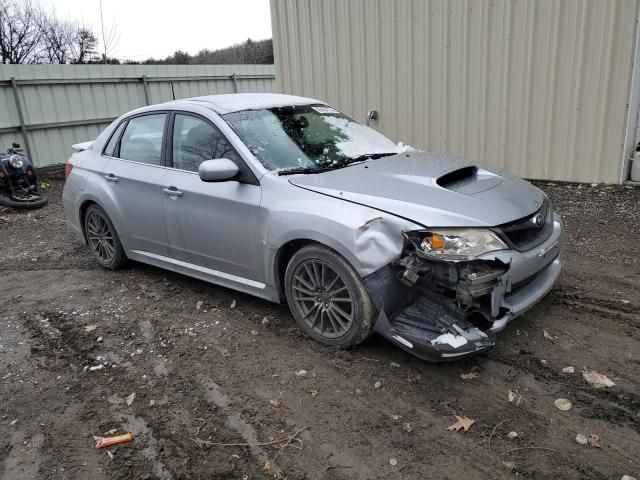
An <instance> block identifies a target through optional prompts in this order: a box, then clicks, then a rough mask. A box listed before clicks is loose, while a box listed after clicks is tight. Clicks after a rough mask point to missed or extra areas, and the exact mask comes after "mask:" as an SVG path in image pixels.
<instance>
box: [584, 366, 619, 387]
mask: <svg viewBox="0 0 640 480" xmlns="http://www.w3.org/2000/svg"><path fill="white" fill-rule="evenodd" d="M582 378H584V379H585V380H586V381H587V383H589V384H590V385H591V386H592V387H595V388H610V387H613V386H614V385H615V383H613V382H612V381H611V379H610V378H609V377H607V376H606V375H603V374H602V373H598V372H596V371H595V370H586V369H585V370H583V371H582Z"/></svg>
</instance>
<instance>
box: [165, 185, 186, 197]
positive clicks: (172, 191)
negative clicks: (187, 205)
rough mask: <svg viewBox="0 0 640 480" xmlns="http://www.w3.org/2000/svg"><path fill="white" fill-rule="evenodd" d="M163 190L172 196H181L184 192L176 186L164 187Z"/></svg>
mask: <svg viewBox="0 0 640 480" xmlns="http://www.w3.org/2000/svg"><path fill="white" fill-rule="evenodd" d="M162 191H163V192H164V193H166V194H167V195H169V196H170V197H181V196H182V192H181V191H180V190H178V189H177V188H176V187H169V188H163V189H162Z"/></svg>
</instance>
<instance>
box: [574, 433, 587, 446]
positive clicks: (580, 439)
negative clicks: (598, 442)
mask: <svg viewBox="0 0 640 480" xmlns="http://www.w3.org/2000/svg"><path fill="white" fill-rule="evenodd" d="M576 442H577V443H579V444H580V445H586V444H588V443H589V439H587V436H586V435H584V434H582V433H579V434H577V435H576Z"/></svg>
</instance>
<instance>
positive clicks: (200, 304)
mask: <svg viewBox="0 0 640 480" xmlns="http://www.w3.org/2000/svg"><path fill="white" fill-rule="evenodd" d="M203 303H204V302H203V301H202V300H198V303H196V310H200V309H201V308H202V304H203Z"/></svg>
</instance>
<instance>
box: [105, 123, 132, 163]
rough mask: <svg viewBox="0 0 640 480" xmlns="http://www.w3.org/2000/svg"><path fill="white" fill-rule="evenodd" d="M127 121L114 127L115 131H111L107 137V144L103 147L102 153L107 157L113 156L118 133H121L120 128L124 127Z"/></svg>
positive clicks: (118, 136)
mask: <svg viewBox="0 0 640 480" xmlns="http://www.w3.org/2000/svg"><path fill="white" fill-rule="evenodd" d="M126 123H127V122H122V123H121V124H120V125H118V128H116V129H115V131H114V132H113V135H111V138H110V139H109V143H107V146H106V147H105V149H104V154H105V155H107V156H109V157H115V156H116V155H115V150H116V145H117V144H118V140H119V139H120V134H121V133H122V130H123V129H124V126H125V125H126Z"/></svg>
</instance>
